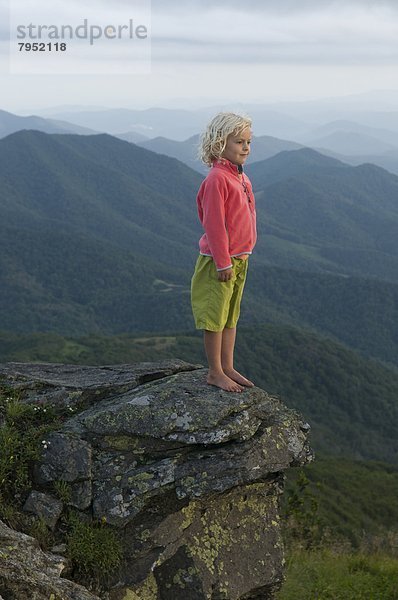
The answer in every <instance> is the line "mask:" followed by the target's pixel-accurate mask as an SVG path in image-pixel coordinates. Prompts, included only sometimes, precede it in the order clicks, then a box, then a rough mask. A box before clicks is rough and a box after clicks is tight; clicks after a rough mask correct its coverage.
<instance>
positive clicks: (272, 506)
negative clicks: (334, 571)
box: [0, 360, 312, 600]
mask: <svg viewBox="0 0 398 600" xmlns="http://www.w3.org/2000/svg"><path fill="white" fill-rule="evenodd" d="M0 381H5V382H6V383H7V384H8V385H11V386H12V387H14V388H17V389H19V390H21V397H22V400H23V402H26V403H40V404H41V405H43V404H44V405H50V404H51V405H56V406H63V407H65V408H68V409H70V410H71V417H70V418H68V419H67V420H65V422H64V423H63V425H62V427H61V428H59V429H58V430H57V431H53V432H52V433H50V434H49V435H48V436H47V438H46V440H45V441H46V443H45V448H44V449H43V452H42V457H41V460H40V461H39V462H38V463H37V464H36V466H35V471H34V485H33V487H34V489H33V490H32V492H31V494H30V497H28V498H27V499H26V505H25V510H29V511H31V512H33V513H34V512H35V511H36V514H39V515H41V516H42V517H43V518H44V519H45V520H47V523H48V526H49V527H50V528H51V529H55V530H56V529H57V527H58V525H57V521H58V519H59V517H60V515H61V513H62V510H63V507H62V505H60V501H59V499H57V498H55V497H54V495H53V494H52V493H51V489H52V486H53V484H54V482H57V481H58V482H59V481H63V482H67V484H68V486H69V489H70V498H69V499H68V501H67V503H68V504H69V505H70V506H72V507H74V509H75V510H76V511H78V512H79V513H80V514H81V516H82V519H85V520H87V519H97V520H100V521H103V522H106V523H107V524H108V526H109V527H111V528H113V529H115V530H117V531H118V532H120V534H121V535H122V537H123V549H124V550H123V552H124V556H123V561H122V565H121V567H120V569H119V570H118V572H115V573H113V575H112V577H111V580H110V583H109V590H108V592H109V595H108V597H109V598H110V599H111V600H130V599H137V600H138V599H139V600H207V599H209V600H222V599H225V600H226V599H228V600H238V599H241V600H244V599H245V600H249V599H252V598H253V599H254V598H261V599H263V600H265V599H267V598H272V597H273V594H274V592H275V590H277V589H278V588H279V586H280V584H281V581H282V575H283V547H282V541H281V531H280V522H279V501H280V495H281V493H282V491H283V477H284V476H283V472H284V471H285V470H286V469H288V468H289V467H292V466H299V465H304V464H305V463H307V462H309V461H310V460H311V458H312V453H311V450H310V448H309V445H308V440H307V434H308V430H309V426H308V425H307V424H306V423H304V422H303V420H302V419H301V417H300V415H298V414H297V413H296V412H295V411H293V410H291V409H288V408H287V407H286V406H284V405H283V404H282V403H281V402H280V400H278V399H277V398H274V397H272V396H270V395H268V394H267V393H266V392H265V391H263V390H261V389H259V388H252V389H246V390H245V391H244V392H243V393H240V394H233V393H228V392H224V391H222V390H220V389H218V388H215V387H211V386H208V385H207V384H206V381H205V371H204V369H202V368H199V367H197V366H195V365H190V364H187V363H184V362H182V361H179V360H169V361H162V362H159V363H140V364H133V365H110V366H102V367H89V366H74V365H61V364H50V363H44V364H34V363H31V364H27V363H7V364H4V365H0ZM2 552H3V550H2V548H0V558H2V557H3V554H2ZM3 558H4V557H3ZM5 560H7V559H5ZM0 573H1V572H0ZM5 585H6V583H5V579H4V577H3V576H2V575H1V574H0V594H1V593H3V594H4V591H2V587H1V586H3V587H4V586H5ZM5 589H6V590H7V588H5ZM60 590H61V588H60ZM13 597H15V598H18V597H19V596H13ZM20 597H21V598H23V596H20ZM32 597H33V596H32ZM61 597H62V598H63V597H65V598H69V597H70V598H74V597H75V596H67V595H65V596H62V595H61ZM89 597H90V596H89V595H88V596H87V598H89ZM91 597H93V596H91ZM37 598H41V596H39V595H38V596H37ZM79 598H80V597H79ZM81 598H82V599H83V598H85V596H83V595H82V596H81Z"/></svg>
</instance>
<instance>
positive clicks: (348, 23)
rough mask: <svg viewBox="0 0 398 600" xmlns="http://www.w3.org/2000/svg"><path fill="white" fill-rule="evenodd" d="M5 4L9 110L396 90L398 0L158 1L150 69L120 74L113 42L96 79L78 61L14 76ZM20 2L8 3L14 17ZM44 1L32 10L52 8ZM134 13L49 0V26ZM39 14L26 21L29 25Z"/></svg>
mask: <svg viewBox="0 0 398 600" xmlns="http://www.w3.org/2000/svg"><path fill="white" fill-rule="evenodd" d="M2 1H3V2H4V4H3V14H0V17H2V18H1V19H0V24H1V25H0V49H1V54H0V69H1V80H2V82H1V83H2V85H1V95H0V98H1V102H0V108H3V109H5V110H10V111H15V112H18V110H23V109H30V108H32V110H33V109H39V108H45V107H48V106H53V105H60V104H79V105H100V106H115V107H132V108H146V107H149V106H160V105H164V106H172V105H173V103H175V105H177V104H178V106H180V107H181V106H186V107H187V108H190V107H195V106H199V105H206V104H207V105H208V104H216V103H218V102H229V103H231V104H233V103H237V102H243V103H244V102H267V101H274V100H289V99H292V100H295V99H309V98H319V97H324V96H338V95H347V94H351V93H357V92H362V91H368V90H372V89H398V2H397V1H396V0H390V1H389V2H387V1H384V0H380V1H377V2H376V1H371V0H346V1H344V2H343V1H342V0H316V1H315V0H314V1H313V0H246V1H245V2H243V1H240V0H227V1H226V2H221V1H218V0H184V2H181V1H180V2H177V0H176V1H174V0H152V8H151V10H150V19H148V25H149V38H150V42H151V51H152V58H151V61H150V65H149V66H150V72H148V73H145V74H139V73H122V74H115V73H116V72H117V71H118V70H120V69H122V70H123V68H124V66H125V65H127V64H128V61H129V53H128V46H127V44H128V43H130V42H129V41H124V42H122V41H119V40H118V42H117V43H118V44H119V45H118V51H117V52H115V53H114V55H113V54H111V53H109V56H106V54H107V53H106V48H110V43H109V40H108V41H107V42H106V43H107V44H108V46H106V45H103V46H100V44H98V45H97V47H96V49H95V50H93V52H92V53H91V57H90V60H91V61H92V62H91V64H92V65H93V70H94V66H95V63H96V62H97V63H98V64H97V66H99V67H101V66H102V67H103V65H104V60H105V59H106V60H107V61H108V62H107V67H106V70H108V71H109V72H107V73H102V74H97V75H95V74H86V73H85V74H82V73H79V65H78V64H77V65H76V68H75V70H74V72H73V73H72V74H49V75H41V74H32V75H30V74H18V75H17V74H9V73H8V60H7V48H8V39H9V31H8V30H7V28H6V25H7V22H8V19H7V18H5V17H6V12H5V9H6V4H7V3H6V0H2ZM23 1H24V0H9V3H10V6H11V9H12V10H11V12H13V10H14V12H16V7H17V6H18V7H21V6H22V5H23ZM29 1H30V0H29ZM46 1H48V0H37V2H35V3H34V4H33V5H34V6H35V7H37V6H39V5H41V6H42V7H46ZM26 2H28V0H26ZM139 2H141V3H143V4H144V5H145V3H146V2H149V0H139ZM14 3H15V4H14ZM30 6H32V3H31V2H30ZM134 6H135V2H134V0H113V1H112V3H109V1H105V0H85V1H83V2H82V0H79V1H77V0H68V2H65V1H64V0H63V1H62V2H60V0H51V7H52V11H53V20H55V15H56V14H58V16H59V18H60V19H62V20H63V21H62V22H67V19H68V18H69V19H70V20H71V22H72V15H74V19H75V21H76V22H81V21H82V20H83V18H85V17H88V18H89V19H90V18H91V19H92V18H93V17H92V15H96V17H97V19H98V22H104V23H105V20H106V18H108V17H109V18H112V21H110V22H112V23H123V22H125V21H126V18H127V17H130V18H134V16H135V13H134V10H135V9H134ZM54 7H55V9H56V13H54ZM110 7H111V12H109V11H110ZM46 10H47V9H46ZM46 10H44V9H43V11H42V12H43V14H46ZM137 10H138V9H137ZM35 16H36V15H34V16H32V15H29V17H30V19H31V21H32V20H33V19H34V18H35ZM17 18H18V19H21V18H22V17H21V15H20V14H18V17H17ZM27 18H28V17H27ZM37 18H38V22H39V16H38V15H37ZM40 18H41V19H43V18H44V17H40ZM101 19H105V20H104V21H101ZM41 22H43V21H41ZM113 48H116V44H113ZM98 61H99V62H98ZM81 64H82V63H81ZM176 99H177V100H176Z"/></svg>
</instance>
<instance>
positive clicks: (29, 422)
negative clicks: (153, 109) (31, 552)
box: [0, 384, 123, 589]
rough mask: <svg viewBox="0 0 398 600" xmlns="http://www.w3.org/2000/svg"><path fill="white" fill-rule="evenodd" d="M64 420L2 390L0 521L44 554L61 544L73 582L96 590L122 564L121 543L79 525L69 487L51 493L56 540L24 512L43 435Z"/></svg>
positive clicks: (90, 525) (100, 525)
mask: <svg viewBox="0 0 398 600" xmlns="http://www.w3.org/2000/svg"><path fill="white" fill-rule="evenodd" d="M67 414H69V412H68V413H67ZM64 417H65V411H64V410H62V409H57V408H56V407H52V406H49V405H46V406H39V405H37V403H35V404H34V405H33V404H32V405H31V404H27V403H25V402H23V401H22V400H21V397H20V393H19V391H18V390H15V389H13V388H11V387H9V386H6V385H4V384H1V385H0V518H1V519H3V520H4V521H5V522H6V523H7V524H8V525H9V526H10V527H13V528H15V529H19V530H22V531H24V532H25V533H28V534H29V535H32V536H33V537H35V538H36V539H37V540H38V542H39V544H40V545H41V547H42V548H43V549H45V550H48V549H49V548H50V547H51V546H52V545H53V544H54V543H55V542H57V543H62V542H64V541H65V543H66V548H67V555H68V557H69V558H70V560H71V564H72V569H73V573H74V578H75V579H76V580H77V581H80V582H81V583H85V584H89V585H90V586H91V587H93V589H100V588H101V586H102V585H103V584H104V582H105V581H106V580H107V578H108V577H109V575H110V574H111V573H112V572H114V571H115V569H117V567H118V566H119V564H120V561H121V557H122V552H123V547H122V542H121V540H120V539H119V538H118V536H117V535H116V533H115V532H114V531H113V529H111V528H110V527H108V525H106V523H104V522H95V521H87V522H86V521H82V520H81V517H79V515H78V513H77V512H74V511H73V510H71V509H70V508H69V506H68V503H69V502H70V499H71V489H70V484H69V483H68V482H65V481H57V482H55V483H54V492H55V494H56V495H57V496H58V497H59V499H60V500H62V502H63V503H64V511H63V515H62V521H63V526H62V527H61V528H60V531H59V532H58V533H57V534H54V533H53V532H52V531H51V530H50V529H49V528H48V527H47V524H46V522H45V520H44V519H43V518H42V517H31V516H28V515H27V514H26V513H24V512H23V511H22V506H23V504H24V501H25V500H26V498H27V496H28V494H29V492H30V491H31V489H32V479H31V469H32V466H33V463H34V462H35V461H37V460H39V458H40V454H41V450H42V449H43V448H45V447H46V439H45V438H46V435H47V434H48V433H49V432H50V431H53V430H55V429H57V428H58V427H59V426H60V425H61V423H62V420H63V419H64Z"/></svg>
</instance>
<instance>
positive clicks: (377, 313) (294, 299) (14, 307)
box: [0, 131, 398, 363]
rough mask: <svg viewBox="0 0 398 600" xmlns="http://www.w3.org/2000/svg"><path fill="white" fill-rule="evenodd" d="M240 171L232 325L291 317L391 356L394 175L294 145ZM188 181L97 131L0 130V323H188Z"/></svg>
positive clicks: (192, 222) (96, 326) (137, 326)
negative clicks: (242, 236)
mask: <svg viewBox="0 0 398 600" xmlns="http://www.w3.org/2000/svg"><path fill="white" fill-rule="evenodd" d="M248 172H250V174H251V176H252V178H253V185H254V187H255V188H256V189H257V190H258V191H259V196H258V202H257V208H258V228H259V240H258V244H257V246H256V249H255V252H254V255H253V258H252V259H251V260H252V261H253V262H252V267H253V268H251V269H250V273H249V279H248V285H247V291H246V295H245V304H244V310H243V311H242V322H241V323H242V324H245V325H247V326H253V325H257V324H264V323H270V322H272V323H276V324H287V325H294V326H297V327H305V328H307V329H311V330H313V331H317V332H318V333H321V334H324V335H325V334H326V335H329V336H331V337H333V338H334V339H337V340H340V341H342V342H343V343H345V344H347V345H349V346H350V347H352V348H354V349H357V350H358V351H360V352H361V353H362V354H364V355H367V356H369V357H375V358H379V359H381V360H383V361H387V362H391V363H392V362H395V363H396V361H397V356H398V341H397V334H396V324H397V322H398V314H397V310H398V309H397V307H398V281H397V273H398V247H397V239H398V237H397V235H396V233H397V210H396V197H397V186H398V183H397V182H398V178H397V177H396V176H394V175H392V174H390V173H388V172H386V171H383V170H382V169H378V168H376V167H372V166H371V165H362V166H361V167H350V166H348V165H344V164H343V163H340V162H339V161H335V160H333V159H330V158H327V157H324V156H322V155H321V154H319V153H317V152H314V151H311V150H309V149H302V150H298V151H295V152H282V153H280V154H278V155H277V156H275V157H273V158H271V159H269V160H266V161H261V162H259V163H253V164H252V165H248ZM38 174H39V175H38ZM201 180H202V177H201V175H200V174H198V173H196V172H194V171H193V170H192V169H189V168H188V167H187V166H185V165H184V164H182V163H181V162H179V161H178V160H175V159H172V158H170V157H167V156H164V155H160V154H156V153H153V152H150V151H148V150H146V149H144V148H139V147H137V146H135V145H134V144H128V143H127V142H124V141H121V140H118V139H116V138H113V137H112V136H108V135H97V136H78V135H47V134H44V133H41V132H37V131H20V132H18V133H15V134H13V135H10V136H8V137H7V138H4V139H2V140H0V272H1V273H2V275H1V282H0V283H1V287H2V294H1V298H0V328H3V329H7V330H9V331H13V332H19V333H30V332H32V331H42V332H53V333H58V334H61V335H64V334H65V335H75V336H77V335H83V334H90V333H95V332H101V333H104V334H109V335H111V334H119V333H121V332H138V331H140V332H148V331H152V332H156V331H165V330H166V329H167V330H171V331H173V332H174V331H180V332H183V331H186V330H187V329H188V328H190V327H192V316H191V309H190V303H189V282H190V277H191V274H192V270H193V265H194V261H195V257H196V255H197V240H198V237H199V235H200V234H201V227H200V224H199V222H198V219H197V215H196V209H195V196H196V192H197V189H198V186H199V184H200V182H201ZM293 268H294V270H293Z"/></svg>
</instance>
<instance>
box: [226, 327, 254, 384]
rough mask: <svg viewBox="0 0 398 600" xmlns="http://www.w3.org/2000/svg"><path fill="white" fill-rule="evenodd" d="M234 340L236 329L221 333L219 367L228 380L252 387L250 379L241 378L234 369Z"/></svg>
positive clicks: (227, 328) (232, 328) (228, 328)
mask: <svg viewBox="0 0 398 600" xmlns="http://www.w3.org/2000/svg"><path fill="white" fill-rule="evenodd" d="M235 339H236V327H231V328H230V327H226V328H225V329H224V331H223V332H222V343H221V365H222V370H223V371H224V373H225V374H226V375H228V377H230V379H233V381H236V382H237V383H239V384H240V385H245V386H247V387H253V386H254V383H253V382H252V381H250V379H246V377H243V375H241V374H240V373H239V372H238V371H236V370H235V368H234V349H235Z"/></svg>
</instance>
